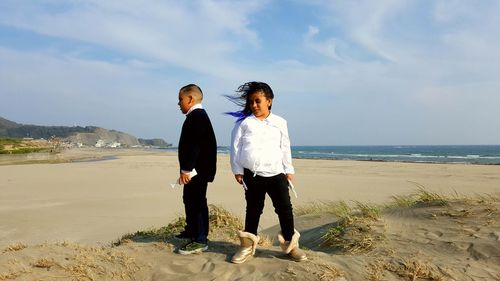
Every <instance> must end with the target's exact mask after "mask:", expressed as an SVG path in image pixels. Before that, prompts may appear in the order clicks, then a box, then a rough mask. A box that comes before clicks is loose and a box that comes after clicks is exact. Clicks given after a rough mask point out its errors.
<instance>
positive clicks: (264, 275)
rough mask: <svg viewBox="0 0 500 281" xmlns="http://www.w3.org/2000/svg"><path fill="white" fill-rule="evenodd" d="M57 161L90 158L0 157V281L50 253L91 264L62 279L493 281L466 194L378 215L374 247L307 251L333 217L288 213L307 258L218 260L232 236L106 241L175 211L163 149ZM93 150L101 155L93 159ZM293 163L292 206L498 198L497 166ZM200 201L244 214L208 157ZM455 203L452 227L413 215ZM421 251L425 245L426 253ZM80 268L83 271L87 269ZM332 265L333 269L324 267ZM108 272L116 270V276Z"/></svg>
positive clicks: (493, 250)
mask: <svg viewBox="0 0 500 281" xmlns="http://www.w3.org/2000/svg"><path fill="white" fill-rule="evenodd" d="M61 157H62V158H65V157H66V158H67V159H69V158H73V159H87V160H89V159H90V160H93V161H76V162H71V163H57V164H48V163H41V164H22V165H14V164H13V163H9V162H8V161H4V162H1V161H0V163H1V165H0V194H1V196H0V280H11V279H15V280H35V279H42V280H54V279H56V278H59V277H61V276H62V277H64V276H66V277H68V276H69V275H65V274H67V270H66V269H67V267H65V266H63V265H62V264H63V262H61V260H65V259H66V260H68V259H71V258H75V257H77V256H78V255H90V256H93V257H94V259H93V261H94V262H95V264H94V263H93V265H94V266H97V267H98V268H99V270H96V271H95V272H93V273H92V272H91V273H92V274H93V275H92V274H90V273H88V272H87V273H88V274H87V275H85V274H83V273H82V275H71V276H73V279H71V278H69V279H67V280H89V279H88V278H87V277H88V276H94V280H114V279H116V280H123V279H126V280H187V279H190V280H236V279H239V280H344V279H345V280H499V278H500V266H499V264H500V240H499V239H500V238H499V236H500V225H499V220H498V218H499V213H498V212H499V211H498V207H499V204H498V200H493V199H492V200H491V202H490V201H488V202H487V203H484V202H483V203H480V201H477V200H472V201H473V202H472V203H470V205H468V203H467V204H465V205H463V204H458V203H457V204H458V205H454V204H451V205H449V206H447V207H439V208H441V209H439V210H438V209H436V208H438V207H436V206H425V207H422V208H417V209H404V210H399V211H392V212H386V213H384V214H383V215H382V217H381V218H379V219H378V223H375V224H374V225H371V228H372V229H378V228H380V229H381V230H380V232H383V233H384V235H383V236H384V237H385V238H384V239H383V241H382V240H381V241H382V242H380V247H374V248H373V250H370V251H368V252H364V253H362V254H359V255H358V254H352V253H347V254H346V253H343V252H342V253H341V252H335V251H333V252H331V251H330V252H329V251H326V250H325V251H322V250H321V249H320V248H321V247H320V248H317V247H316V246H318V245H319V244H318V243H316V244H314V243H315V242H314V239H316V240H317V239H319V238H320V237H318V235H319V234H318V233H322V232H321V231H323V230H322V229H323V228H324V227H325V226H326V225H329V224H331V223H334V222H335V221H338V219H336V218H334V217H331V216H330V217H328V216H325V215H318V216H317V217H307V216H304V217H298V218H297V228H299V230H300V231H303V232H304V235H303V240H304V242H303V245H306V244H307V249H309V250H307V253H308V255H309V257H310V259H309V261H307V262H305V263H294V262H292V261H289V260H287V259H286V258H285V257H283V256H282V255H281V254H280V252H279V247H276V245H274V246H272V245H269V246H268V247H262V249H260V250H259V252H258V255H257V257H255V258H254V259H252V260H250V261H248V262H247V263H245V264H243V265H233V264H231V263H229V262H228V261H229V259H230V255H231V253H232V251H234V250H235V249H236V242H234V243H230V242H224V243H222V242H221V243H222V244H221V243H219V244H214V245H213V247H211V250H210V251H209V252H207V253H204V254H202V255H196V256H187V257H185V256H180V255H178V254H176V253H174V248H175V243H173V242H172V243H167V242H165V241H163V242H162V241H156V242H151V243H137V242H131V243H124V244H122V245H120V246H118V247H111V243H112V242H113V241H117V240H118V239H119V238H120V237H122V236H123V235H124V234H127V233H134V232H136V231H139V230H146V229H150V228H159V227H162V226H165V225H167V224H168V223H169V222H171V221H172V220H174V219H176V218H178V217H179V216H182V215H183V205H182V198H181V197H182V190H181V189H179V188H177V189H172V188H171V186H170V183H172V182H174V181H175V180H176V177H177V176H178V163H177V156H176V154H175V153H165V152H162V153H159V152H152V151H133V150H132V151H130V150H119V151H113V150H103V151H95V150H88V151H70V152H66V154H63V155H62V156H61ZM99 157H107V160H103V161H98V158H99ZM294 166H295V168H296V178H295V186H296V188H297V193H298V198H293V199H292V203H293V204H294V207H295V208H296V209H297V208H299V207H300V206H304V205H307V204H308V203H310V202H325V201H339V200H343V201H345V202H347V203H352V202H363V203H366V204H385V203H389V202H390V201H391V200H392V199H393V196H405V195H409V194H412V193H415V192H416V191H418V189H419V188H424V189H425V190H429V191H432V192H436V193H439V194H444V195H446V196H450V197H457V198H458V197H460V198H463V197H471V198H472V197H474V198H476V197H475V196H477V195H481V196H486V197H488V198H494V197H496V198H498V196H500V166H498V165H458V164H420V163H418V164H417V163H392V162H373V161H332V160H306V159H294ZM208 200H209V203H210V204H215V205H217V206H221V207H223V208H225V209H226V210H228V211H230V212H231V213H233V214H234V215H236V216H238V217H243V215H244V211H245V201H244V197H243V189H242V187H241V186H239V185H237V184H236V182H235V181H234V177H233V175H232V174H231V171H230V167H229V159H228V156H225V155H220V156H219V158H218V171H217V176H216V180H215V181H214V182H213V183H212V184H210V185H209V191H208ZM478 202H479V203H478ZM442 208H451V209H446V210H445V209H442ZM465 209H467V210H472V211H470V213H471V214H470V215H468V216H463V220H462V221H461V222H460V223H457V222H456V220H458V218H457V216H451V215H450V216H444V215H435V216H434V217H433V219H432V220H430V221H424V220H425V219H426V218H428V216H429V214H441V213H442V212H445V211H447V212H449V213H450V214H454V213H453V212H458V213H460V212H461V210H465ZM488 210H489V211H488ZM461 218H462V217H461ZM277 223H278V221H277V217H276V215H275V214H274V211H273V208H272V204H271V202H270V200H268V199H267V201H266V208H265V210H264V214H263V215H262V218H261V223H260V227H261V231H262V232H263V233H269V235H271V234H272V233H271V232H272V231H274V230H277V227H276V225H277ZM323 232H324V231H323ZM315 233H316V234H315ZM209 238H210V237H209ZM412 239H413V240H412ZM212 240H213V239H212ZM375 240H377V239H375ZM274 244H275V243H274ZM16 245H22V246H16ZM382 245H385V246H382ZM318 247H319V246H318ZM398 247H401V248H405V249H404V250H402V251H396V252H397V253H398V254H396V252H394V251H395V250H394V249H397V248H398ZM426 247H430V248H429V249H432V251H431V250H429V251H426V250H425V248H426ZM17 248H19V249H17ZM3 249H5V250H3ZM96 249H99V250H96ZM318 249H319V250H318ZM384 251H385V252H384ZM391 251H392V252H391ZM442 253H446V255H441V254H442ZM391 255H392V256H394V258H395V259H400V260H399V261H397V260H395V261H394V263H393V265H395V266H396V265H398V264H399V265H401V264H405V261H406V262H407V263H408V264H409V265H411V264H412V263H413V264H414V265H415V261H412V260H411V257H418V256H422V257H423V260H424V261H425V263H422V264H427V263H428V264H430V265H432V266H434V267H436V266H437V267H436V268H437V269H435V271H436V272H439V273H440V274H441V276H444V277H443V279H432V278H436V277H435V276H434V277H433V276H431V275H428V276H427V277H426V278H427V279H425V278H422V279H418V278H419V275H418V274H417V275H414V276H413V277H414V279H412V277H411V276H404V274H399V275H398V273H396V272H397V270H396V269H394V270H391V269H390V268H389V267H388V266H384V265H383V264H384V263H385V264H391V263H390V262H388V261H387V260H386V259H383V258H381V257H388V256H391ZM110 256H111V257H112V258H111V259H110V258H109V257H110ZM445 256H446V257H449V258H448V259H445V258H444V257H445ZM406 258H407V260H405V259H406ZM40 259H46V260H47V261H49V265H50V262H52V265H51V266H49V265H47V266H41V265H39V264H38V263H37V261H40ZM75 259H76V258H75ZM114 260H116V261H120V264H122V265H123V264H127V266H126V267H124V268H125V269H126V270H125V269H124V268H119V267H117V265H116V264H114V263H113V261H114ZM37 264H38V266H37ZM83 264H84V265H85V263H83ZM430 265H429V266H430ZM87 266H88V267H89V268H90V269H87V270H91V269H92V266H90V265H89V264H87ZM417 266H418V264H417ZM432 266H430V267H428V268H431V267H432ZM84 267H85V266H84ZM396 267H397V266H396ZM420 268H421V269H422V268H424V267H423V266H420ZM432 268H433V267H432ZM94 269H95V267H94ZM333 269H335V270H337V269H338V271H339V272H340V273H339V274H338V275H335V274H334V273H332V272H333V271H334V270H333ZM65 270H66V271H65ZM82 270H83V269H82ZM429 271H432V270H431V269H429ZM47 272H49V273H47ZM99 272H101V273H100V274H99ZM111 272H122V276H119V275H120V274H118V273H116V274H111ZM123 272H125V273H123ZM318 272H320V273H318ZM321 272H322V273H321ZM325 272H326V273H325ZM384 272H385V273H384ZM89 274H90V275H89ZM322 274H323V275H322ZM377 274H378V275H377ZM379 275H380V279H377V278H378V277H377V276H379ZM75 276H76V277H75ZM78 276H80V277H78ZM367 276H369V278H368V277H367ZM415 276H416V277H415ZM16 278H17V279H16ZM51 278H52V279H51ZM85 278H87V279H85ZM120 278H121V279H120ZM193 278H194V279H193ZM360 278H361V279H360ZM446 278H448V279H446ZM59 280H65V279H64V278H63V279H59Z"/></svg>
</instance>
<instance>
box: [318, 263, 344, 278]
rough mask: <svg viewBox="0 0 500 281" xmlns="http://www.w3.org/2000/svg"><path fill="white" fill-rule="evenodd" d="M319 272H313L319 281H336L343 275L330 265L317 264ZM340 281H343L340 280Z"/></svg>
mask: <svg viewBox="0 0 500 281" xmlns="http://www.w3.org/2000/svg"><path fill="white" fill-rule="evenodd" d="M317 266H318V267H319V270H317V271H316V272H314V274H316V275H318V277H319V280H338V279H340V278H341V277H344V273H343V272H342V271H341V270H339V269H337V268H336V267H334V266H333V265H330V264H317ZM342 280H345V279H343V278H342Z"/></svg>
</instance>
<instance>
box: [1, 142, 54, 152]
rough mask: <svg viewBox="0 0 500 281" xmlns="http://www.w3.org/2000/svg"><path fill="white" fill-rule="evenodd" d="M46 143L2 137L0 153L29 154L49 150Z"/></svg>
mask: <svg viewBox="0 0 500 281" xmlns="http://www.w3.org/2000/svg"><path fill="white" fill-rule="evenodd" d="M49 150H50V147H49V145H47V144H46V143H40V142H34V141H31V140H23V139H18V138H0V154H27V153H34V152H44V151H49Z"/></svg>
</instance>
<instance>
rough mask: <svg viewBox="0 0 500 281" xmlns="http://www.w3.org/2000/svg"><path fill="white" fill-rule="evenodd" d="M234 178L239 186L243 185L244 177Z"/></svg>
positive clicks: (236, 176) (237, 176) (235, 176)
mask: <svg viewBox="0 0 500 281" xmlns="http://www.w3.org/2000/svg"><path fill="white" fill-rule="evenodd" d="M234 178H235V179H236V181H237V182H238V183H239V184H243V175H234Z"/></svg>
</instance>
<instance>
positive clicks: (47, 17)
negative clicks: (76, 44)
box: [0, 1, 263, 77]
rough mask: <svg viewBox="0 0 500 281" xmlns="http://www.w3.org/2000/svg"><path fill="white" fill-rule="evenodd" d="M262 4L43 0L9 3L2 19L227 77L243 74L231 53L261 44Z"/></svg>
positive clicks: (1, 20) (56, 34)
mask: <svg viewBox="0 0 500 281" xmlns="http://www.w3.org/2000/svg"><path fill="white" fill-rule="evenodd" d="M262 5H263V3H261V2H260V1H253V2H251V3H247V2H246V1H196V2H179V1H153V2H151V3H150V5H147V4H145V3H142V2H140V3H139V2H136V1H82V2H71V4H69V5H67V6H66V7H64V8H59V10H57V11H53V10H51V7H50V6H46V5H44V4H39V3H30V4H26V3H24V5H22V6H20V5H6V4H4V7H3V8H5V9H4V11H3V12H1V13H0V22H1V23H3V24H5V25H11V26H15V27H18V28H22V29H27V30H31V31H34V32H37V33H40V34H43V35H49V36H54V37H60V38H65V39H70V40H78V41H82V42H87V43H91V44H95V45H97V46H103V47H106V48H112V49H113V50H115V51H121V52H124V53H127V54H129V55H130V56H139V57H141V58H144V59H148V60H159V61H161V62H163V63H167V64H173V65H176V66H178V67H183V68H186V69H190V70H194V71H198V72H201V73H205V74H209V75H214V76H221V77H223V76H226V75H228V73H229V74H231V73H239V70H238V67H237V66H235V65H233V64H231V62H230V61H228V60H227V59H226V58H227V57H228V56H231V55H232V54H234V53H235V52H236V51H237V50H239V49H241V48H248V45H250V46H254V47H255V46H258V45H259V38H258V35H257V33H256V32H255V31H253V30H251V29H250V28H249V27H248V24H249V20H248V17H249V15H250V14H252V13H254V12H255V11H257V10H258V9H260V8H261V6H262Z"/></svg>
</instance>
